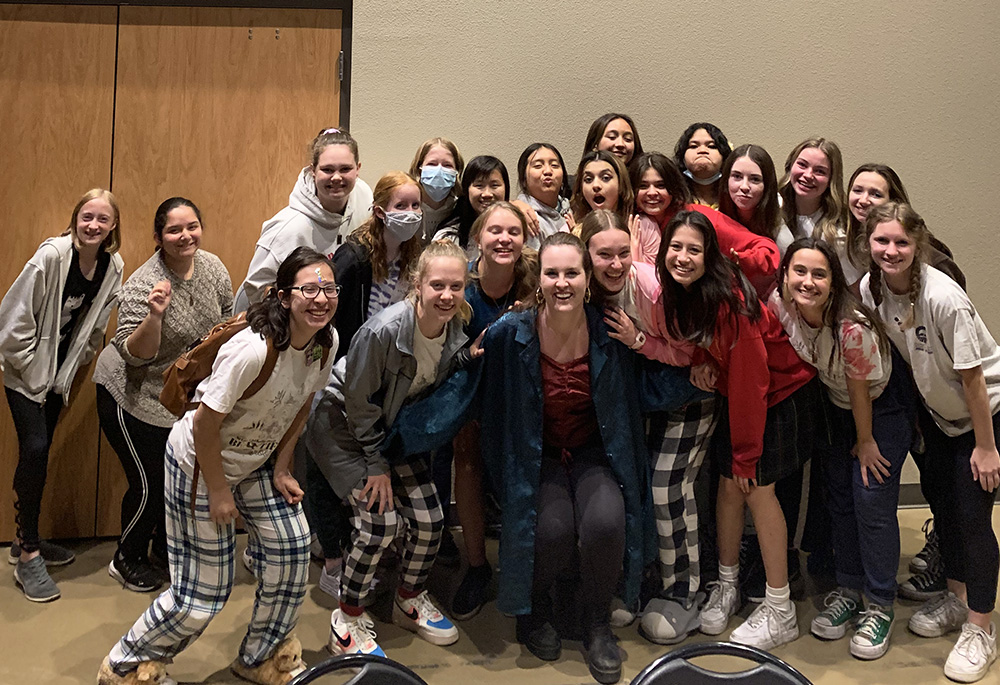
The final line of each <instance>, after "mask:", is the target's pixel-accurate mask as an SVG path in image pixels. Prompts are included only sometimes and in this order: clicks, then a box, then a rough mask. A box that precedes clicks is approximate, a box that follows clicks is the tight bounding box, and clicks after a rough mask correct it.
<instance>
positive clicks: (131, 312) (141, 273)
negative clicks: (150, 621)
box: [94, 197, 233, 592]
mask: <svg viewBox="0 0 1000 685" xmlns="http://www.w3.org/2000/svg"><path fill="white" fill-rule="evenodd" d="M202 228H203V226H202V221H201V212H199V211H198V208H197V207H196V206H195V204H194V203H193V202H191V201H190V200H187V199H185V198H183V197H172V198H170V199H168V200H164V201H163V202H162V203H161V204H160V206H159V207H158V208H157V210H156V215H155V216H154V218H153V239H154V240H155V242H156V246H157V250H156V252H155V253H154V254H153V256H152V257H150V258H149V260H147V261H146V263H145V264H143V265H142V266H140V267H139V268H138V269H136V270H135V272H133V273H132V275H131V276H129V278H128V280H127V281H126V282H125V285H124V287H123V288H122V294H121V298H120V304H119V306H118V330H117V331H116V332H115V335H114V338H112V341H111V342H112V344H111V345H108V346H107V347H105V348H104V351H103V352H101V355H100V357H99V358H98V360H97V366H96V367H95V369H94V382H95V383H96V384H97V413H98V415H99V416H100V419H101V430H102V431H104V435H105V437H107V439H108V442H109V443H111V446H112V448H114V450H115V453H116V454H117V455H118V459H119V461H121V464H122V468H123V469H124V471H125V477H126V479H127V480H128V487H129V489H128V491H127V492H126V493H125V496H124V497H123V498H122V506H121V517H122V518H121V525H122V535H121V538H120V539H119V541H118V551H117V552H116V554H115V556H114V559H112V560H111V564H110V565H109V566H108V573H109V574H111V577H112V578H115V579H116V580H117V581H118V582H120V583H121V584H122V586H123V587H126V588H128V589H129V590H134V591H136V592H149V591H152V590H155V589H156V588H158V587H159V586H160V585H161V584H162V583H163V582H164V581H165V580H168V579H169V576H168V575H167V574H166V562H167V534H166V529H165V528H164V519H163V453H164V451H165V450H166V446H167V438H168V437H169V436H170V429H171V427H172V426H173V425H174V422H175V421H176V420H177V417H175V416H174V415H173V414H171V413H170V412H169V411H167V410H166V409H164V407H163V405H162V404H160V391H161V390H162V389H163V372H164V371H165V370H166V369H167V367H169V366H170V365H171V364H173V362H174V361H175V360H176V359H177V357H179V356H180V355H181V354H182V353H184V352H185V351H186V350H187V349H188V347H189V346H190V345H191V343H194V342H197V341H198V340H200V339H201V338H202V336H204V335H205V334H206V333H208V332H209V331H210V330H211V329H212V327H213V326H215V325H216V324H217V323H219V322H220V321H225V320H226V319H228V318H229V317H230V316H232V312H233V288H232V285H231V284H230V281H229V272H228V271H226V267H225V266H224V265H223V264H222V262H221V261H220V260H219V258H218V257H216V256H215V255H214V254H212V253H210V252H205V251H204V250H201V249H200V245H201V235H202ZM151 542H152V543H153V552H154V554H155V556H156V563H155V565H154V564H152V563H151V562H150V558H149V546H150V543H151Z"/></svg>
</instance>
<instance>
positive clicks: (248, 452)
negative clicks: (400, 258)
mask: <svg viewBox="0 0 1000 685" xmlns="http://www.w3.org/2000/svg"><path fill="white" fill-rule="evenodd" d="M335 291H336V286H335V284H334V280H333V265H332V264H331V263H330V261H329V260H328V259H327V258H326V257H324V256H323V255H321V254H320V253H318V252H316V251H315V250H312V249H310V248H307V247H299V248H296V249H295V250H294V251H293V252H292V253H291V254H290V255H289V256H288V258H287V259H286V260H285V261H284V262H283V263H282V264H281V266H280V267H279V268H278V273H277V280H276V287H275V288H274V289H272V290H270V291H269V292H268V294H267V295H266V296H265V298H264V300H263V301H261V302H259V303H257V304H255V305H252V306H251V307H250V309H249V310H248V312H247V319H248V320H249V322H250V326H249V327H248V328H247V329H245V330H243V331H240V332H239V333H237V334H236V335H235V336H233V337H232V338H230V339H229V340H228V341H227V342H225V343H224V344H223V345H222V347H221V348H219V353H218V355H217V356H216V358H215V363H214V365H213V368H212V373H211V375H209V376H208V378H206V379H205V380H203V381H202V382H201V383H200V384H199V385H198V389H197V390H196V392H195V396H194V400H195V402H196V403H197V407H196V408H195V409H191V410H190V411H188V412H187V413H186V414H185V415H184V417H183V418H181V419H180V420H179V421H177V422H176V423H175V424H174V426H173V428H172V429H171V431H170V437H169V439H168V440H167V450H166V456H165V458H164V461H165V463H166V483H165V489H164V496H165V500H166V502H165V504H166V530H167V543H168V557H169V561H170V577H171V579H172V581H173V582H172V584H171V586H170V588H168V589H167V590H166V591H165V592H164V593H163V594H161V595H160V596H159V597H157V598H156V600H154V601H153V604H152V605H151V606H150V607H149V609H147V610H146V612H145V613H144V614H143V615H142V616H141V617H140V618H139V620H138V621H136V622H135V624H134V625H133V626H132V628H131V629H130V630H129V632H128V633H126V635H125V636H124V637H123V638H122V639H121V640H120V641H119V642H118V643H117V644H116V645H115V646H114V648H112V650H111V654H110V655H108V657H107V658H106V659H105V660H104V663H103V664H102V665H101V669H100V672H99V674H98V679H97V682H98V683H99V684H100V685H117V684H120V683H129V682H138V680H141V679H142V678H143V676H145V677H146V678H147V679H148V680H150V682H160V681H161V680H162V679H163V678H164V675H163V674H164V663H166V662H169V661H171V660H172V659H173V658H174V657H175V656H176V655H177V654H178V653H179V652H180V651H181V650H183V649H184V648H185V647H186V646H187V645H188V644H190V642H191V641H192V640H194V639H195V638H197V637H198V636H199V635H201V633H202V632H203V631H204V630H205V628H206V627H208V624H209V622H210V621H211V620H212V618H213V617H214V616H215V614H217V613H218V612H219V611H220V610H221V609H222V607H223V606H224V605H225V603H226V600H227V599H228V598H229V593H230V592H231V590H232V587H233V572H234V566H235V563H234V561H235V547H236V527H235V520H236V516H237V515H240V516H242V517H243V524H244V526H245V527H246V528H247V530H248V532H249V533H250V538H251V540H252V546H253V547H254V549H256V550H257V551H258V552H259V553H260V555H261V556H262V558H263V562H264V563H263V564H259V565H257V566H256V568H257V569H258V573H257V578H258V587H257V594H256V599H255V601H254V607H253V614H252V616H253V618H252V619H251V621H250V625H249V627H248V628H247V634H246V637H245V638H244V639H243V642H242V644H241V645H240V653H239V656H238V657H237V659H236V660H235V661H234V662H233V664H232V671H233V672H234V673H235V674H236V675H239V676H240V677H242V678H245V679H247V680H249V681H250V682H254V683H265V684H266V683H279V682H281V683H283V682H287V680H289V679H290V678H291V677H292V676H294V675H296V674H297V673H298V672H300V671H301V670H302V668H301V659H297V658H296V659H292V660H285V659H281V660H279V659H277V658H275V655H276V653H277V652H279V651H280V652H282V653H283V654H284V653H288V652H290V653H292V654H293V655H294V654H296V653H297V654H301V645H299V643H298V640H297V639H296V638H294V637H291V631H292V628H293V627H294V626H295V623H296V620H297V618H298V612H299V607H300V606H301V605H302V600H303V599H304V598H305V590H306V578H307V576H308V571H309V526H308V524H307V523H306V519H305V516H304V514H303V513H302V507H301V506H300V504H299V503H300V502H301V501H302V490H301V488H300V487H299V484H298V483H297V482H296V480H295V478H294V477H292V475H291V473H290V471H289V468H290V465H291V459H292V453H293V448H294V446H295V440H296V438H297V437H298V435H299V433H300V432H301V430H302V427H303V425H304V424H305V421H306V418H307V417H308V415H309V408H310V406H311V405H312V396H313V393H314V392H316V391H317V390H319V389H320V388H322V387H323V384H324V383H325V382H326V380H327V379H328V378H329V377H330V369H331V367H332V366H333V358H334V352H335V351H336V348H337V333H336V331H335V330H334V329H333V327H332V326H330V320H331V319H332V318H333V314H334V312H335V311H336V309H337V300H336V299H330V294H331V292H332V293H334V294H335ZM269 348H273V350H274V351H276V352H277V360H276V362H275V365H274V369H273V371H272V372H271V375H270V376H269V377H268V380H267V383H265V385H264V386H263V387H262V388H261V389H260V390H259V391H258V392H257V393H255V394H254V395H253V396H252V397H249V398H247V399H241V396H242V395H243V393H244V392H245V391H246V389H247V388H248V387H249V386H250V384H251V383H253V382H254V380H256V378H257V377H258V375H259V374H260V371H261V369H262V367H263V366H264V362H265V358H266V357H267V355H268V350H269ZM274 453H276V454H277V459H276V460H275V462H274V463H273V465H272V463H271V462H270V461H269V457H270V456H271V455H272V454H274ZM196 468H197V469H198V470H197V471H196ZM199 476H200V477H199ZM288 661H292V662H298V663H297V664H289V663H288ZM133 671H136V672H137V675H134V676H133V675H130V674H131V673H132V672H133ZM274 672H278V677H275V676H273V675H266V674H268V673H272V674H273V673H274Z"/></svg>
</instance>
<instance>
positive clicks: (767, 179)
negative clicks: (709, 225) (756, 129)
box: [719, 145, 780, 240]
mask: <svg viewBox="0 0 1000 685" xmlns="http://www.w3.org/2000/svg"><path fill="white" fill-rule="evenodd" d="M744 157H746V158H747V159H749V160H750V161H751V162H753V163H754V164H756V165H757V166H759V167H760V175H761V177H762V178H763V179H764V194H763V195H762V196H761V198H760V203H759V204H758V205H757V206H756V207H755V208H754V210H753V216H752V217H750V223H749V224H747V228H749V229H750V230H751V231H753V232H754V233H756V234H757V235H762V236H765V237H767V238H770V239H771V240H774V238H775V236H776V235H777V234H778V212H779V210H780V207H778V176H777V173H776V172H775V170H774V160H772V159H771V155H769V154H768V153H767V150H765V149H764V148H762V147H761V146H760V145H740V146H739V147H738V148H736V149H735V150H733V152H732V154H730V155H729V156H728V157H726V161H725V162H723V164H722V178H720V179H719V211H720V212H722V213H723V214H725V215H726V216H728V217H729V218H730V219H732V220H734V221H736V222H737V223H740V224H742V223H743V219H742V218H740V213H739V210H738V209H737V207H736V203H735V202H733V197H732V196H731V195H730V194H729V175H730V174H731V173H732V172H733V165H734V164H736V162H737V161H739V160H741V159H743V158H744Z"/></svg>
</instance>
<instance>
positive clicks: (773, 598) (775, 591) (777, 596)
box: [764, 583, 795, 613]
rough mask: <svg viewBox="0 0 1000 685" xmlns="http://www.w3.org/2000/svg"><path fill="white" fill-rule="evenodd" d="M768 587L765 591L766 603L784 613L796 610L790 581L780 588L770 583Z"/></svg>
mask: <svg viewBox="0 0 1000 685" xmlns="http://www.w3.org/2000/svg"><path fill="white" fill-rule="evenodd" d="M766 587H767V589H766V590H765V592H764V603H765V604H767V605H769V606H772V607H774V608H775V609H777V610H779V611H781V612H782V613H785V612H788V611H789V610H791V611H794V610H795V606H794V605H793V604H792V592H791V590H790V589H789V587H788V583H785V585H784V586H783V587H779V588H773V587H771V586H770V585H767V586H766Z"/></svg>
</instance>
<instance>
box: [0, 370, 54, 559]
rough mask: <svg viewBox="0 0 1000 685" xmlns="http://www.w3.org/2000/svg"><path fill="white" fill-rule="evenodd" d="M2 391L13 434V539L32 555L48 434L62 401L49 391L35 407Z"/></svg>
mask: <svg viewBox="0 0 1000 685" xmlns="http://www.w3.org/2000/svg"><path fill="white" fill-rule="evenodd" d="M4 392H5V393H6V394H7V406H9V407H10V415H11V416H12V417H13V419H14V430H15V431H16V432H17V450H18V459H17V469H16V470H15V471H14V494H15V495H16V499H15V500H14V508H15V509H16V510H17V514H16V516H15V523H16V524H17V538H18V540H20V541H21V550H22V551H25V552H36V551H38V545H39V543H40V542H41V540H40V539H39V537H38V517H39V514H40V513H41V509H42V492H43V491H44V490H45V478H46V476H47V475H48V471H49V447H51V446H52V435H53V434H54V433H55V431H56V422H57V421H59V412H61V411H62V407H63V400H62V395H59V394H58V393H54V392H50V393H49V394H48V395H47V396H46V397H45V402H44V403H43V404H39V403H38V402H32V401H31V400H29V399H28V398H27V397H25V396H24V395H22V394H21V393H19V392H17V391H16V390H11V389H10V388H8V387H6V386H5V387H4Z"/></svg>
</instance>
